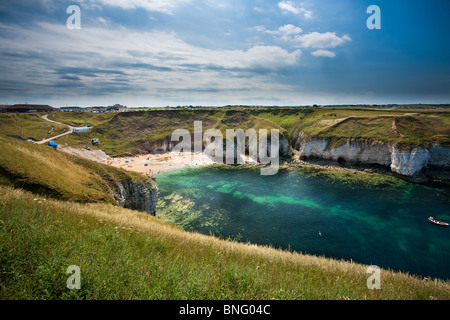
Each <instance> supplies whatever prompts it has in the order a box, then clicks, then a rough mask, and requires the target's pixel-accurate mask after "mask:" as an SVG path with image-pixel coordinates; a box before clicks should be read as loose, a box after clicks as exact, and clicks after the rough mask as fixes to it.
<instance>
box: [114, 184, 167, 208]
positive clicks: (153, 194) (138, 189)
mask: <svg viewBox="0 0 450 320" xmlns="http://www.w3.org/2000/svg"><path fill="white" fill-rule="evenodd" d="M117 184H118V187H117V190H116V192H114V193H113V197H114V199H115V200H116V201H117V203H118V204H119V206H121V207H122V208H128V209H133V210H139V211H144V212H147V213H149V214H151V215H155V212H156V201H157V193H158V189H157V187H155V186H153V185H152V184H151V183H148V182H133V181H131V180H122V181H118V183H117Z"/></svg>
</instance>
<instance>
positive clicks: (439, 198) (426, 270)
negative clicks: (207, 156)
mask: <svg viewBox="0 0 450 320" xmlns="http://www.w3.org/2000/svg"><path fill="white" fill-rule="evenodd" d="M157 182H158V185H159V188H160V196H159V199H160V200H159V201H158V209H157V216H159V217H161V218H162V219H165V220H168V221H171V222H173V223H175V224H177V225H179V226H181V227H183V228H184V229H186V230H195V231H198V232H200V233H204V234H210V233H212V234H214V235H216V236H220V237H223V238H232V239H236V240H239V241H242V242H247V241H248V242H251V243H256V244H262V245H271V246H273V247H276V248H283V249H290V250H295V251H299V252H303V253H308V254H314V255H321V256H326V257H332V258H338V259H340V258H344V259H346V260H350V259H352V260H353V261H356V262H360V263H364V264H374V265H378V266H380V267H384V268H391V269H394V270H402V271H405V272H410V273H413V274H418V275H422V276H431V277H439V278H443V279H450V268H449V265H450V228H448V227H447V228H446V227H439V226H436V225H433V224H431V223H429V222H428V221H427V218H428V217H429V216H430V215H432V216H434V217H435V218H436V219H439V220H441V221H450V196H449V195H450V190H449V189H448V188H445V189H443V188H431V187H425V186H420V185H417V184H413V183H405V182H402V183H400V184H398V185H397V184H392V185H391V184H386V185H383V186H382V187H381V186H374V185H370V184H367V183H362V182H346V181H340V180H332V179H328V178H324V177H320V176H314V175H311V174H309V173H307V172H304V171H301V170H284V171H280V172H279V173H278V174H277V175H275V176H261V175H260V172H259V170H255V169H243V168H236V169H230V168H217V167H204V168H196V169H186V170H182V171H176V172H171V173H166V174H162V175H159V176H158V178H157Z"/></svg>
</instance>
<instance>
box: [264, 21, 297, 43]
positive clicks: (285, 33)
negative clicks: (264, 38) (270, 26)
mask: <svg viewBox="0 0 450 320" xmlns="http://www.w3.org/2000/svg"><path fill="white" fill-rule="evenodd" d="M265 32H266V33H269V34H272V35H279V36H281V39H283V40H289V39H291V38H292V37H293V36H295V35H298V34H300V33H302V32H303V30H302V28H299V27H296V26H294V25H292V24H286V25H284V26H282V27H279V28H278V29H277V30H275V31H272V30H266V31H265Z"/></svg>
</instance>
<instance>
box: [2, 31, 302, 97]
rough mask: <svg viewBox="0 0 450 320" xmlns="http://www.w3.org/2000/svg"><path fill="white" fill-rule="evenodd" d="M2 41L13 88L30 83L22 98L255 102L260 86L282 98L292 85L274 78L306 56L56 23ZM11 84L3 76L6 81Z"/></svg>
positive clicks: (7, 34)
mask: <svg viewBox="0 0 450 320" xmlns="http://www.w3.org/2000/svg"><path fill="white" fill-rule="evenodd" d="M0 39H1V41H2V44H3V45H2V47H1V48H0V56H2V57H4V58H3V60H2V61H0V69H2V70H4V71H5V72H4V75H6V74H12V75H13V76H9V77H8V81H9V82H10V83H22V84H24V85H23V88H25V89H22V90H23V92H27V94H41V93H44V92H48V93H51V94H52V95H55V96H58V95H61V96H69V95H74V96H80V97H83V96H89V95H100V94H102V93H104V94H105V95H108V96H110V97H111V98H110V99H112V97H114V96H118V95H121V94H128V95H130V96H133V94H134V95H136V96H138V95H139V96H141V95H143V94H145V95H148V96H153V97H157V96H161V97H163V98H165V97H167V99H172V98H173V99H178V98H180V99H181V98H182V97H183V96H186V92H187V91H192V92H195V90H198V92H201V93H202V95H203V94H204V95H211V96H213V95H214V94H216V95H220V92H222V93H223V92H242V95H243V96H244V95H247V94H248V95H249V96H250V95H254V94H256V93H258V92H260V91H261V90H262V88H265V89H264V90H266V91H265V92H264V94H267V95H269V94H274V93H276V94H278V93H279V92H283V90H286V88H287V87H289V86H286V85H284V84H278V83H276V82H274V81H273V79H272V75H273V74H274V73H277V71H279V70H280V69H281V68H286V67H292V66H294V65H296V64H297V63H298V61H299V58H300V56H301V54H302V52H301V50H300V49H296V50H293V51H288V50H285V49H283V48H280V47H278V46H267V45H256V46H251V47H249V48H248V49H246V50H241V49H234V50H233V49H228V50H217V49H207V48H202V47H199V46H195V45H192V44H189V43H187V42H185V41H183V40H182V39H181V38H180V37H179V36H178V35H177V34H176V33H173V32H163V31H155V30H150V31H142V32H141V31H133V30H130V29H126V28H124V27H120V28H114V29H112V28H100V27H85V28H82V29H81V30H77V31H71V30H68V29H67V28H66V26H64V25H61V24H50V23H40V24H38V25H37V27H33V28H28V29H23V28H21V27H18V26H11V25H4V24H0ZM16 39H21V41H17V40H16ZM5 79H6V78H5V77H0V82H1V80H5ZM219 79H220V80H219ZM5 81H6V80H5ZM5 90H6V89H5ZM172 101H173V100H172Z"/></svg>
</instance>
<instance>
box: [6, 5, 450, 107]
mask: <svg viewBox="0 0 450 320" xmlns="http://www.w3.org/2000/svg"><path fill="white" fill-rule="evenodd" d="M373 4H375V5H378V6H379V8H380V9H381V29H379V30H377V29H373V30H370V29H368V28H367V24H366V22H367V19H368V18H369V17H370V16H371V14H368V13H367V8H368V7H369V6H370V5H373ZM70 5H76V6H78V7H79V8H80V12H81V20H80V26H81V28H80V29H73V28H68V26H67V20H68V18H69V17H71V15H72V11H71V12H70V13H67V8H68V7H69V6H70ZM449 9H450V1H448V0H432V1H416V0H409V1H406V0H405V1H402V0H384V1H382V0H370V1H366V0H339V1H337V0H318V1H313V0H305V1H295V0H292V1H279V0H278V1H277V0H251V1H250V0H79V1H75V2H74V1H64V0H2V1H0V104H13V103H25V102H27V103H45V104H50V105H52V106H55V107H59V106H66V105H69V106H73V105H78V106H92V105H111V104H114V103H121V104H125V105H128V106H165V105H179V104H182V105H184V104H192V105H226V104H252V105H256V104H260V105H307V104H314V103H315V104H347V103H349V104H357V103H368V104H372V103H449V102H450V61H449V60H450V59H449V57H450V54H449V52H450V41H449V39H450V19H448V13H449V12H450V10H449ZM69 22H74V20H70V21H69Z"/></svg>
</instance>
